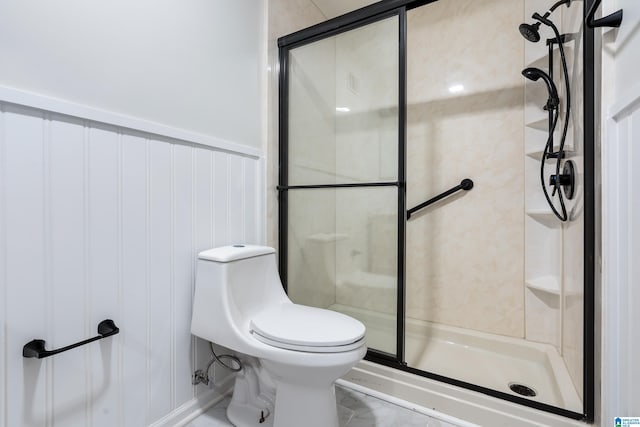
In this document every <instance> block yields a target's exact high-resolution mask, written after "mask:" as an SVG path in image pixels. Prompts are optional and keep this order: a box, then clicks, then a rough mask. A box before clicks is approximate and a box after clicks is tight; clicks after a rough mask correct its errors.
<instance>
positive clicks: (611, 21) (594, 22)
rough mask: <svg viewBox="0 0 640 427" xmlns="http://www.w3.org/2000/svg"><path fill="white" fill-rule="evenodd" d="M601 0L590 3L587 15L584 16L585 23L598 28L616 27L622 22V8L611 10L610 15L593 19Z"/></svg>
mask: <svg viewBox="0 0 640 427" xmlns="http://www.w3.org/2000/svg"><path fill="white" fill-rule="evenodd" d="M601 2H602V0H596V1H595V2H593V4H592V5H591V9H589V12H588V13H587V17H586V18H585V23H586V24H587V27H589V28H592V29H593V28H598V27H613V28H618V27H620V25H621V24H622V16H623V14H622V9H620V10H617V11H615V12H613V13H612V14H611V15H607V16H603V17H602V18H600V19H594V17H595V14H596V10H598V6H600V3H601Z"/></svg>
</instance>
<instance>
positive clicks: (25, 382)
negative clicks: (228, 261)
mask: <svg viewBox="0 0 640 427" xmlns="http://www.w3.org/2000/svg"><path fill="white" fill-rule="evenodd" d="M45 101H46V100H45ZM43 103H45V104H47V103H48V104H55V103H50V102H49V101H46V102H43ZM76 107H77V106H73V105H72V106H69V105H66V106H65V108H62V109H61V110H65V111H71V110H78V111H80V113H79V114H78V117H74V116H72V115H63V114H59V113H56V112H52V111H48V110H47V109H41V108H33V107H31V106H24V105H17V104H16V103H8V102H0V304H2V305H1V308H0V313H1V314H0V321H1V322H2V324H1V327H0V383H1V384H2V388H1V389H0V426H2V427H16V426H24V427H26V426H65V427H68V426H83V427H84V426H105V427H106V426H109V427H113V426H144V425H149V424H151V423H154V422H156V421H158V420H159V419H161V418H163V417H165V418H166V417H167V416H169V417H170V416H171V414H172V413H175V411H180V408H182V410H184V408H185V407H187V406H189V405H193V402H195V401H196V400H195V399H196V397H197V396H198V395H200V397H203V396H204V397H207V396H209V397H213V395H210V393H211V391H210V390H208V389H206V388H201V386H198V387H197V388H196V387H194V386H193V385H192V384H191V374H192V372H193V371H194V370H195V369H196V367H199V368H202V367H204V364H205V363H206V362H207V361H208V360H209V354H208V348H207V346H206V343H205V342H201V341H199V340H195V339H194V338H193V337H192V336H191V334H190V331H189V329H190V321H191V306H192V295H193V286H194V273H195V258H196V254H197V253H198V252H199V251H201V250H203V249H207V248H210V247H213V246H217V245H224V244H229V243H239V242H246V243H261V242H262V241H263V237H262V236H263V231H262V230H263V227H264V224H263V220H262V215H261V212H262V211H263V209H264V208H263V203H262V197H263V190H262V187H263V180H262V172H261V170H262V162H263V161H262V159H261V158H260V157H259V152H258V150H253V149H250V148H244V147H241V146H235V145H234V144H226V145H224V149H220V148H216V147H215V146H208V145H207V144H204V143H197V142H199V141H195V143H194V141H190V140H189V139H188V138H185V139H181V138H179V139H178V138H173V137H169V136H161V135H160V134H159V133H162V132H157V133H156V132H155V131H154V132H153V133H149V132H145V131H144V130H145V129H147V128H149V126H147V125H148V123H147V122H140V124H141V126H140V127H138V129H143V130H133V129H132V128H135V127H136V126H135V124H136V123H137V122H136V121H135V120H128V121H127V120H124V119H123V120H124V121H126V127H125V126H121V125H120V124H122V123H124V122H123V120H116V122H118V121H119V122H121V123H120V124H118V123H116V124H113V122H112V124H106V123H104V122H101V121H95V120H91V119H88V118H87V117H91V116H96V115H100V112H97V113H96V111H97V110H90V109H86V111H88V112H89V113H90V114H86V115H85V114H81V113H82V111H84V110H83V109H82V108H79V107H78V108H76ZM52 110H54V111H60V109H57V110H56V109H52ZM114 117H115V116H114ZM120 119H122V118H120ZM156 128H157V129H162V126H158V127H156ZM157 129H156V130H157ZM167 129H169V128H167ZM168 134H169V135H170V133H168ZM212 145H215V144H212ZM256 153H258V154H256ZM106 318H110V319H113V320H114V321H115V323H116V324H117V325H118V326H119V327H120V334H118V335H115V336H113V337H112V338H108V339H105V340H101V341H99V342H96V343H91V344H89V345H87V346H84V347H81V348H77V349H74V350H72V351H69V352H66V353H63V354H60V355H57V356H54V357H51V358H47V359H41V360H37V359H25V358H23V357H22V346H23V345H24V344H25V343H27V342H28V341H30V340H32V339H34V338H41V339H44V340H46V344H47V348H48V349H51V348H57V347H61V346H65V345H68V344H71V343H73V342H76V341H80V340H82V339H85V338H88V337H90V336H94V335H96V327H97V325H98V323H99V322H100V321H101V320H103V319H106ZM201 392H206V393H204V395H203V394H202V393H201ZM194 407H197V405H195V406H194Z"/></svg>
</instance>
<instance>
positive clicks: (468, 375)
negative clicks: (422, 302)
mask: <svg viewBox="0 0 640 427" xmlns="http://www.w3.org/2000/svg"><path fill="white" fill-rule="evenodd" d="M329 309H331V310H335V311H338V312H341V313H344V314H347V315H350V316H352V317H355V318H356V319H359V320H360V321H362V322H363V323H364V324H365V325H366V326H367V346H368V347H370V348H376V349H380V350H383V351H388V352H391V353H393V352H394V351H393V349H389V346H390V345H394V344H395V340H396V338H395V336H396V335H395V334H396V332H395V331H396V330H395V322H396V320H395V316H394V315H389V314H385V313H379V312H374V311H371V310H365V309H361V308H356V307H351V306H346V305H341V304H333V305H332V306H330V307H329ZM405 330H406V337H405V354H406V362H407V365H408V366H410V367H412V368H416V369H420V370H423V371H427V372H432V373H434V374H438V375H442V376H445V377H449V378H453V379H456V380H459V381H464V382H467V383H471V384H476V385H479V386H482V387H485V388H490V389H493V390H497V391H500V392H503V393H506V394H511V395H514V396H519V397H523V398H525V399H530V400H533V401H537V402H540V403H545V404H548V405H552V406H556V407H559V408H564V409H567V410H570V411H576V412H579V411H581V410H582V401H581V399H580V397H579V395H578V393H577V392H576V389H575V386H574V385H573V381H572V380H571V377H570V376H569V372H568V371H567V368H566V366H565V364H564V361H563V360H562V357H561V356H560V355H559V354H558V351H557V350H556V348H555V347H553V346H551V345H548V344H541V343H536V342H530V341H526V340H524V339H518V338H511V337H505V336H502V335H495V334H489V333H485V332H479V331H473V330H470V329H464V328H460V327H454V326H448V325H442V324H438V323H434V322H426V321H423V320H418V319H412V318H407V320H406V326H405ZM390 350H391V351H390ZM514 384H516V385H522V386H525V387H527V388H530V389H532V390H534V391H535V396H525V395H523V394H521V393H518V391H520V390H522V388H521V387H517V386H516V387H513V385H514ZM510 386H511V387H510ZM514 389H515V390H516V391H514Z"/></svg>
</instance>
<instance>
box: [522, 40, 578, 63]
mask: <svg viewBox="0 0 640 427" xmlns="http://www.w3.org/2000/svg"><path fill="white" fill-rule="evenodd" d="M564 53H565V56H567V57H568V58H571V57H573V48H572V47H569V46H565V47H564ZM556 55H560V49H559V48H558V45H555V46H554V48H553V56H554V57H555V56H556ZM554 59H555V58H554ZM527 66H528V67H535V68H540V69H545V68H547V69H548V68H549V53H548V52H547V51H546V50H545V52H544V55H541V56H540V57H539V58H536V59H534V60H533V61H531V62H529V64H528V65H527Z"/></svg>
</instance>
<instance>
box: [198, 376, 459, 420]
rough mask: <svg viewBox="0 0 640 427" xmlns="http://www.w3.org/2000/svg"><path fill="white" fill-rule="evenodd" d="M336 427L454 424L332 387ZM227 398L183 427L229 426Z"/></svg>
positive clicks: (342, 388) (348, 390) (351, 391)
mask: <svg viewBox="0 0 640 427" xmlns="http://www.w3.org/2000/svg"><path fill="white" fill-rule="evenodd" d="M336 395H337V399H338V416H339V418H340V427H398V426H402V427H456V426H454V425H453V424H450V423H447V422H445V421H441V420H438V419H435V418H433V417H429V416H427V415H424V414H421V413H418V412H415V411H412V410H410V409H406V408H403V407H400V406H397V405H394V404H392V403H389V402H385V401H384V400H381V399H378V398H375V397H372V396H368V395H366V394H364V393H360V392H358V391H354V390H351V389H348V388H344V387H340V386H336ZM229 400H230V398H229V397H227V398H226V399H224V400H223V401H222V402H220V403H219V404H217V405H216V406H214V407H212V408H211V409H209V410H208V411H207V412H206V413H204V414H203V415H201V416H200V417H198V418H196V419H195V420H193V421H192V422H191V423H190V424H188V425H187V426H186V427H232V424H231V423H229V421H228V420H227V417H226V415H225V414H226V410H227V405H228V404H229Z"/></svg>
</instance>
